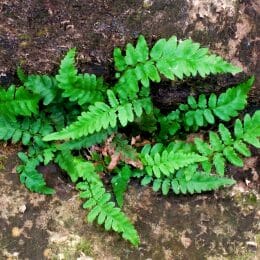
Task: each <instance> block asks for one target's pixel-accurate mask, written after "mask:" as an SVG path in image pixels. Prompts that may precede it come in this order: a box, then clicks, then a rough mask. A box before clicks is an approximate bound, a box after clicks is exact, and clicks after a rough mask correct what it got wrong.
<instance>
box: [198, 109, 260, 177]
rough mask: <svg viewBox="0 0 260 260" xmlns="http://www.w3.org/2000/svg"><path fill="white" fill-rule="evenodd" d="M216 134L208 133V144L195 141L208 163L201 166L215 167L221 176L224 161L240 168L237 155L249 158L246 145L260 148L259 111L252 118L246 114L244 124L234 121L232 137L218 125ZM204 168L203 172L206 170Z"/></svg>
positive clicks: (226, 129)
mask: <svg viewBox="0 0 260 260" xmlns="http://www.w3.org/2000/svg"><path fill="white" fill-rule="evenodd" d="M218 132H219V134H218V133H215V132H212V131H210V133H209V142H208V143H207V142H204V141H202V140H201V139H200V138H196V139H195V146H196V149H197V151H198V152H199V153H200V154H202V155H203V156H206V157H208V163H207V164H206V165H203V164H202V166H204V167H206V168H207V167H208V165H209V167H208V169H211V167H212V165H214V166H215V169H216V172H217V173H218V174H219V175H221V176H223V175H224V172H225V164H226V160H227V161H229V162H230V163H231V164H234V165H235V166H238V167H242V166H243V160H242V159H241V158H240V157H239V155H238V153H239V154H241V155H243V156H245V157H249V156H251V152H250V150H249V148H248V147H247V145H246V143H248V144H250V145H253V146H255V147H257V148H260V142H259V137H260V111H256V112H255V113H254V115H253V116H252V117H250V116H249V115H248V114H247V115H245V117H244V124H243V123H242V122H241V120H240V119H237V120H236V121H235V125H234V136H232V134H231V132H230V131H229V130H228V128H226V127H225V126H224V125H223V124H220V125H219V128H218ZM206 168H204V169H205V170H207V169H206Z"/></svg>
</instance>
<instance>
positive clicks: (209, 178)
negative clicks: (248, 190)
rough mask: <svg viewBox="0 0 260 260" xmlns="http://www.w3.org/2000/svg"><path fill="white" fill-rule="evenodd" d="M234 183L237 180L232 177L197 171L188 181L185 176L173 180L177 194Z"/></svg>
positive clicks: (207, 189)
mask: <svg viewBox="0 0 260 260" xmlns="http://www.w3.org/2000/svg"><path fill="white" fill-rule="evenodd" d="M233 184H235V181H234V180H232V179H228V178H224V177H217V176H213V175H208V174H202V173H195V174H194V175H193V176H192V178H191V179H190V180H188V181H187V180H186V179H185V178H177V179H175V180H174V182H172V185H174V187H173V189H172V190H173V192H174V193H176V194H179V193H183V194H187V193H190V194H194V193H201V192H205V191H212V190H216V189H219V188H220V187H223V186H230V185H233ZM176 191H177V192H176Z"/></svg>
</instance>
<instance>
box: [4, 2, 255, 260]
mask: <svg viewBox="0 0 260 260" xmlns="http://www.w3.org/2000/svg"><path fill="white" fill-rule="evenodd" d="M259 13H260V4H259V3H258V1H257V0H249V1H242V0H232V1H226V0H220V1H213V0H204V1H197V0H196V1H191V0H157V1H156V0H144V1H141V0H131V1H122V0H121V1H120V0H103V1H101V0H95V1H94V0H89V1H83V0H75V1H68V0H66V1H63V0H62V1H61V0H53V1H50V0H37V1H36V0H19V1H18V0H12V1H5V0H1V1H0V85H5V86H7V85H9V84H11V83H13V82H15V83H16V82H18V81H17V77H16V73H15V71H16V68H17V66H18V65H22V67H23V68H24V69H25V71H26V72H28V73H55V72H56V71H57V68H58V64H59V61H60V58H61V56H62V55H63V54H64V53H65V52H66V51H67V50H68V48H70V47H77V50H78V53H79V55H78V67H79V69H80V70H81V71H83V72H86V71H87V72H91V73H96V74H98V75H104V76H105V78H106V80H107V81H108V82H112V81H113V77H112V75H113V72H114V71H113V63H112V50H113V48H114V47H115V46H125V44H126V43H127V42H134V41H135V40H136V39H137V37H138V35H139V34H143V35H145V36H146V38H147V40H148V43H149V44H151V43H153V42H154V41H155V40H157V39H159V38H161V37H169V36H171V35H176V36H178V37H179V38H182V39H184V38H187V37H191V38H192V39H193V40H194V41H198V42H200V43H201V44H202V45H203V46H207V47H209V48H210V49H211V50H212V52H214V53H217V54H219V55H222V56H223V57H225V58H226V59H227V60H229V61H231V62H233V63H234V64H236V65H238V66H241V67H242V68H243V70H244V72H245V74H241V75H240V76H241V78H239V77H240V76H239V77H235V78H234V77H230V75H227V76H225V77H220V78H218V77H217V78H212V77H210V78H209V79H208V81H206V84H204V85H205V86H208V87H209V89H212V88H216V87H217V88H219V89H222V88H225V87H227V86H229V85H232V84H234V82H238V81H240V80H242V78H243V77H247V76H248V75H252V74H254V75H255V76H256V83H255V85H254V88H253V89H252V91H251V92H250V98H249V110H254V109H256V108H257V107H258V108H259V101H260V87H259V82H260V72H259V68H260V66H259V59H258V52H259V46H260V45H259V26H257V25H258V24H259ZM198 81H200V79H196V81H195V82H198ZM204 83H205V82H204ZM185 84H186V85H185V86H183V85H180V86H179V85H178V84H177V85H178V86H177V87H176V84H175V85H172V83H170V84H169V83H165V84H162V85H160V86H158V91H157V92H156V91H155V92H153V93H155V94H154V100H155V102H156V100H157V102H159V103H160V105H161V106H164V107H167V106H169V107H171V106H174V105H175V103H178V102H183V101H182V100H183V99H185V98H186V96H187V94H188V93H189V92H190V88H191V87H190V86H191V85H192V86H194V82H192V83H190V82H189V81H188V82H186V83H185ZM172 88H173V91H172V93H173V94H171V95H169V93H171V89H172ZM182 88H183V89H182ZM165 89H167V90H165ZM193 90H194V87H193ZM206 90H207V87H204V88H203V90H200V89H196V88H195V91H197V92H198V93H199V92H200V91H206ZM165 96H167V97H169V96H170V97H171V99H164V98H165ZM173 101H174V102H173ZM0 147H1V151H0V191H1V192H0V193H1V198H0V208H1V211H0V259H37V260H38V259H77V258H78V259H88V258H87V257H90V258H91V257H92V258H95V259H102V258H103V259H257V258H259V257H260V252H259V246H260V245H259V243H260V234H259V217H260V209H259V192H258V191H259V189H258V188H259V186H257V183H258V182H259V180H258V179H257V176H258V170H259V165H257V159H255V161H254V160H253V159H252V158H254V157H256V156H257V154H256V152H255V153H254V157H252V158H251V161H248V163H247V164H246V165H247V166H248V167H247V168H244V169H243V170H238V169H237V168H235V167H230V169H229V172H230V174H232V176H237V180H238V183H237V185H236V186H234V188H233V189H231V190H222V191H219V192H215V193H207V194H204V195H196V196H187V197H182V196H179V197H178V196H177V197H176V196H172V195H171V196H169V197H167V198H165V197H163V196H161V195H160V194H157V193H153V192H152V191H151V189H150V188H143V187H140V185H139V184H138V183H137V182H133V183H132V185H131V188H130V190H129V192H128V194H127V196H126V202H125V206H124V211H125V212H126V213H127V215H128V216H129V217H130V218H131V219H132V220H133V222H134V223H135V225H136V227H137V230H138V231H139V234H140V236H141V241H142V243H141V245H140V247H139V248H133V247H131V246H130V245H129V244H128V243H127V242H125V241H122V240H121V238H120V237H119V236H118V235H116V234H114V233H107V232H103V229H102V228H100V227H98V226H96V225H91V224H87V223H85V221H84V216H85V212H84V210H83V209H82V208H81V201H80V199H79V198H78V195H77V193H76V192H75V190H74V187H73V185H71V183H70V182H69V181H68V179H67V178H66V177H65V176H64V175H63V174H62V173H61V172H60V171H59V170H58V169H57V167H56V166H54V165H52V166H51V167H49V168H48V169H46V168H45V169H42V171H43V172H44V174H45V175H46V177H47V181H48V183H49V184H50V185H51V186H53V187H54V188H55V189H56V190H57V193H56V195H54V196H53V197H48V196H42V195H39V194H32V193H29V192H28V191H27V190H26V189H25V188H24V187H23V186H21V185H20V183H19V179H18V176H17V174H16V173H15V170H14V168H15V166H16V165H17V163H18V161H17V157H16V155H15V154H16V151H17V150H19V149H20V148H19V147H15V146H12V145H9V146H7V147H6V146H4V145H3V144H0ZM256 158H257V157H256ZM236 174H237V175H236Z"/></svg>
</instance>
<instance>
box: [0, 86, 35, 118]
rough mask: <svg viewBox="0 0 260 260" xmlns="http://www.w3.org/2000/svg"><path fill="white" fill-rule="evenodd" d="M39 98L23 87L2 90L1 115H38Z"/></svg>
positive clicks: (0, 100) (0, 94)
mask: <svg viewBox="0 0 260 260" xmlns="http://www.w3.org/2000/svg"><path fill="white" fill-rule="evenodd" d="M38 102H39V96H37V95H33V94H32V93H30V92H29V91H27V90H26V89H24V88H23V87H19V88H15V86H14V85H12V86H10V87H9V88H8V89H7V90H5V89H2V88H0V115H5V116H9V117H15V116H31V115H32V114H38Z"/></svg>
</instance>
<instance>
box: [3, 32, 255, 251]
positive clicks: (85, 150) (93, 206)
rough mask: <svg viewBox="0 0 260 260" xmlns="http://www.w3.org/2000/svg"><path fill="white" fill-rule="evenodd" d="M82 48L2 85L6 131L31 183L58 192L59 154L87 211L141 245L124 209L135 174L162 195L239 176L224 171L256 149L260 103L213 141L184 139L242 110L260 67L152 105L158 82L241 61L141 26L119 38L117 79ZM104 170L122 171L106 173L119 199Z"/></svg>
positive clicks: (5, 137) (230, 67)
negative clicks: (51, 174)
mask: <svg viewBox="0 0 260 260" xmlns="http://www.w3.org/2000/svg"><path fill="white" fill-rule="evenodd" d="M75 56H76V49H71V50H69V51H68V53H67V54H66V55H65V57H64V58H63V59H62V61H61V64H60V68H59V72H58V74H57V75H56V76H47V75H26V74H25V73H24V72H23V71H22V69H21V68H18V69H17V74H18V77H19V79H20V81H21V82H22V86H21V87H18V88H16V87H15V86H11V87H9V88H8V89H3V88H0V139H1V140H4V141H11V142H12V143H17V142H21V143H22V144H23V145H24V146H26V147H27V148H28V149H27V151H26V152H24V153H19V154H18V156H19V158H20V160H21V165H19V166H18V167H17V172H18V173H19V174H20V180H21V182H22V183H23V184H24V185H25V186H26V187H27V188H28V189H29V190H30V191H33V192H39V193H44V194H53V193H54V190H53V189H52V188H50V187H48V185H47V184H46V181H45V180H44V176H43V175H42V174H41V173H40V172H39V171H38V166H40V165H42V164H43V165H47V164H49V163H50V162H56V163H57V164H58V165H59V166H60V168H61V169H63V170H64V171H66V172H67V173H68V175H69V176H70V178H71V180H72V182H74V183H75V185H76V188H77V189H78V190H79V194H80V197H81V198H82V199H84V200H86V201H85V202H84V204H83V207H84V208H86V209H88V210H89V211H88V216H87V220H88V221H89V222H93V221H94V220H97V223H98V224H100V225H104V227H105V229H106V230H114V231H116V232H118V233H120V234H121V235H122V237H123V238H124V239H126V240H128V241H130V242H131V243H132V244H133V245H135V246H137V245H138V244H139V242H140V241H139V236H138V234H137V231H136V230H135V228H134V226H133V225H132V223H131V222H130V221H129V220H128V218H127V217H126V216H125V215H124V213H122V211H121V209H120V208H121V207H122V206H123V200H124V194H125V192H126V190H127V187H128V184H129V182H130V179H131V178H132V177H136V178H142V181H141V184H142V185H147V184H149V183H152V187H153V190H154V191H161V192H162V194H164V195H167V194H168V193H169V192H170V191H172V192H173V193H175V194H180V193H181V194H188V193H189V194H193V193H201V192H203V191H211V190H215V189H218V188H220V187H223V186H229V185H232V184H233V183H234V181H233V180H232V179H228V178H224V177H223V175H224V171H225V165H226V163H227V162H230V163H232V164H234V165H237V166H242V165H243V161H242V158H241V156H240V155H242V156H245V157H246V156H250V154H251V153H250V150H249V148H248V144H250V145H253V146H255V147H258V148H259V147H260V142H259V135H260V129H259V128H260V112H259V111H257V112H256V113H255V114H254V115H253V116H252V117H251V116H249V115H246V116H245V117H244V120H243V122H242V121H241V120H239V119H237V120H236V122H235V124H234V131H233V132H234V133H231V132H230V130H229V129H228V128H226V127H225V126H224V125H223V124H220V125H219V128H218V133H216V132H213V131H210V133H209V141H204V140H202V139H200V138H195V139H194V142H193V141H189V142H188V141H180V140H178V139H181V140H185V139H187V140H190V139H192V138H191V136H189V138H187V137H188V136H187V135H186V133H185V132H181V130H182V129H185V130H186V131H190V130H196V131H197V130H198V129H199V128H200V127H205V126H207V125H213V124H215V121H216V120H221V121H224V122H227V121H229V120H231V119H232V118H233V117H236V116H238V113H239V112H240V111H241V110H242V109H244V108H245V105H246V99H247V94H248V92H249V90H250V88H251V86H252V84H253V81H254V78H253V77H252V78H250V79H249V80H247V81H246V82H244V83H242V84H239V85H237V86H234V87H233V88H230V89H227V90H226V91H225V92H224V93H222V94H220V95H219V96H218V97H217V96H216V95H215V94H211V95H210V96H209V97H206V96H205V95H204V94H201V95H200V96H199V97H198V99H196V98H194V97H188V100H187V104H181V105H180V106H179V107H178V109H176V110H175V111H172V112H171V113H169V114H168V115H167V116H165V115H164V114H163V113H161V112H160V110H159V109H157V108H155V107H154V106H153V103H152V99H151V95H150V83H151V82H155V83H159V82H160V81H161V80H162V79H164V78H167V79H170V80H179V79H183V78H184V77H190V76H197V75H199V76H201V77H205V76H206V75H209V74H217V73H223V72H227V73H237V72H239V71H240V69H239V68H237V67H235V66H233V65H231V64H230V63H228V62H226V61H224V60H223V59H222V58H220V57H218V56H216V55H214V54H213V55H212V54H210V53H209V51H208V49H207V48H201V47H200V45H199V44H198V43H194V42H192V40H190V39H189V40H184V41H180V40H179V41H178V40H177V38H176V37H174V36H173V37H171V38H170V39H168V40H166V39H161V40H158V41H157V42H156V43H155V44H154V45H153V46H152V47H151V48H149V46H148V44H147V42H146V40H145V38H144V37H143V36H140V37H139V38H138V41H137V44H136V45H132V44H128V45H127V46H126V49H125V52H123V51H122V50H121V49H119V48H115V50H114V60H115V67H116V75H115V76H116V77H115V78H116V80H117V81H116V82H115V84H114V85H113V86H111V87H109V86H108V85H107V84H106V83H104V81H103V78H102V77H97V76H95V75H93V74H88V73H85V74H81V73H78V70H77V68H76V61H75V60H76V58H75ZM39 110H40V112H39ZM125 127H127V129H125V130H124V129H122V128H125ZM54 131H55V132H54ZM140 131H141V132H146V133H145V134H144V135H140V136H139V137H136V138H133V139H132V141H134V142H133V143H132V142H131V145H130V144H129V141H128V140H129V139H127V136H131V137H133V136H138V134H139V132H140ZM148 134H149V136H148ZM148 137H151V138H150V139H149V140H148ZM177 138H178V139H177ZM57 140H58V142H56V141H57ZM144 144H146V145H144ZM133 146H134V147H133ZM140 147H143V148H142V149H141V148H140ZM74 154H77V155H80V154H84V156H85V158H83V157H80V156H73V155H74ZM239 154H240V155H239ZM213 167H214V169H213V171H212V168H213ZM113 170H114V171H113ZM98 172H102V173H104V174H115V175H114V176H113V177H112V178H108V179H109V180H110V179H112V180H111V185H112V188H113V192H114V195H115V200H116V202H113V201H111V195H110V194H109V193H107V192H106V190H105V187H104V185H103V182H102V180H101V178H100V176H99V174H98ZM214 172H216V173H217V175H213V174H212V173H214ZM105 176H106V175H105ZM116 204H117V205H118V206H119V207H117V206H116Z"/></svg>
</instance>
